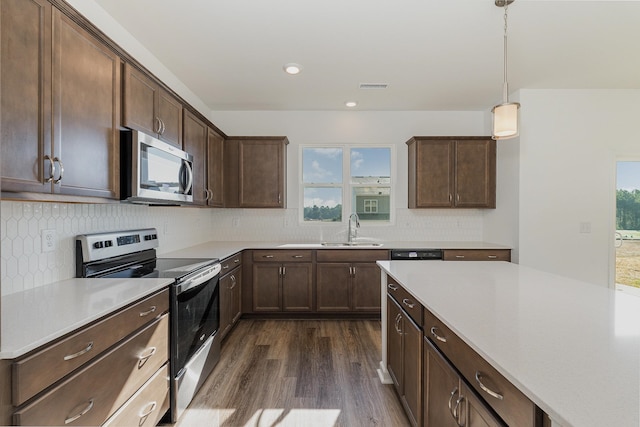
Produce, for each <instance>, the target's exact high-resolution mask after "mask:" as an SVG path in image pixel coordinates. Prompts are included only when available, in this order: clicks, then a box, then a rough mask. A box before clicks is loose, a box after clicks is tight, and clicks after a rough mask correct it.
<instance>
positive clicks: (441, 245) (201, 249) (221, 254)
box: [158, 238, 511, 259]
mask: <svg viewBox="0 0 640 427" xmlns="http://www.w3.org/2000/svg"><path fill="white" fill-rule="evenodd" d="M357 241H358V242H377V241H375V240H368V239H364V238H361V239H358V240H357ZM377 243H382V245H381V246H339V247H336V246H322V245H321V244H320V243H319V242H258V241H255V242H252V241H226V242H214V241H211V242H207V243H202V244H200V245H196V246H191V247H188V248H184V249H180V250H177V251H172V252H168V253H160V254H159V255H158V256H160V257H179V258H220V259H222V258H226V257H228V256H231V255H233V254H235V253H237V252H240V251H242V250H245V249H320V250H324V249H348V250H351V249H387V250H389V249H511V248H510V247H508V246H504V245H499V244H496V243H489V242H446V241H424V242H407V241H384V242H377Z"/></svg>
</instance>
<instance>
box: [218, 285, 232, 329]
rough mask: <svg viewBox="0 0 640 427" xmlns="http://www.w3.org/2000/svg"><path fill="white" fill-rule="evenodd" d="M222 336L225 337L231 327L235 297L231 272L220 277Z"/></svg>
mask: <svg viewBox="0 0 640 427" xmlns="http://www.w3.org/2000/svg"><path fill="white" fill-rule="evenodd" d="M219 286H220V338H221V339H222V338H224V337H225V336H226V335H227V333H228V332H229V330H230V329H231V323H232V320H231V310H232V308H231V305H232V303H233V297H232V292H231V287H232V286H233V283H232V280H231V273H229V274H225V275H224V276H222V277H221V278H220V285H219Z"/></svg>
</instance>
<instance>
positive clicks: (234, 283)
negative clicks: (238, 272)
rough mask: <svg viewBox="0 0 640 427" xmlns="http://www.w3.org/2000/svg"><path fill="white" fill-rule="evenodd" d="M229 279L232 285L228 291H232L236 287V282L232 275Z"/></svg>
mask: <svg viewBox="0 0 640 427" xmlns="http://www.w3.org/2000/svg"><path fill="white" fill-rule="evenodd" d="M230 279H231V282H232V283H233V285H232V286H231V287H229V289H233V288H235V287H236V284H237V283H238V282H237V281H236V276H234V275H233V274H232V275H231V277H230Z"/></svg>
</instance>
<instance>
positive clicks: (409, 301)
mask: <svg viewBox="0 0 640 427" xmlns="http://www.w3.org/2000/svg"><path fill="white" fill-rule="evenodd" d="M402 303H403V304H404V305H406V306H407V307H409V308H415V306H416V305H415V303H414V302H413V301H411V300H410V299H408V298H405V299H403V300H402Z"/></svg>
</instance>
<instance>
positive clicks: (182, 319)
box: [76, 228, 221, 422]
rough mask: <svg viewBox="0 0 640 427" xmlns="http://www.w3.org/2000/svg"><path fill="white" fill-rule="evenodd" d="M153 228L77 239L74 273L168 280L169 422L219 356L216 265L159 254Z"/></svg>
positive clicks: (218, 304) (185, 405)
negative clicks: (156, 249)
mask: <svg viewBox="0 0 640 427" xmlns="http://www.w3.org/2000/svg"><path fill="white" fill-rule="evenodd" d="M156 247H158V233H157V231H156V229H154V228H147V229H141V230H129V231H119V232H112V233H96V234H86V235H81V236H77V237H76V276H77V277H96V278H100V277H101V278H132V279H134V278H144V277H157V278H171V279H174V283H173V285H172V286H171V292H170V296H171V303H170V307H171V308H170V310H171V311H170V318H171V332H170V333H171V336H170V340H169V342H170V346H171V352H170V354H171V360H170V368H171V369H170V371H171V378H172V383H171V409H170V417H171V422H176V421H177V419H178V418H179V417H180V415H181V414H182V412H183V411H184V410H185V409H186V407H187V406H188V405H189V403H190V402H191V400H192V399H193V396H194V395H195V393H196V392H197V391H198V389H199V388H200V386H201V385H202V384H203V383H204V381H205V380H206V379H207V377H208V376H209V374H210V373H211V371H212V370H213V368H214V367H215V365H216V364H217V363H218V360H219V359H220V340H219V339H218V337H217V332H218V329H219V325H220V290H219V277H220V270H221V267H220V263H219V262H218V260H217V259H200V258H195V259H194V258H157V257H156V251H155V248H156Z"/></svg>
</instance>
